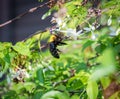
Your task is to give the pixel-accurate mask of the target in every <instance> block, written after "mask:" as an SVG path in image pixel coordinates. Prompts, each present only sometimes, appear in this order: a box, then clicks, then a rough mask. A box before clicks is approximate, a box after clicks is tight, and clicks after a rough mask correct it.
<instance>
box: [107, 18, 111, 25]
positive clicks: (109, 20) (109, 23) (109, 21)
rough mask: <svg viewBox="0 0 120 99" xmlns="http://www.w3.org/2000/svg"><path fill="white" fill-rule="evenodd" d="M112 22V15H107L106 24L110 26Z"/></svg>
mask: <svg viewBox="0 0 120 99" xmlns="http://www.w3.org/2000/svg"><path fill="white" fill-rule="evenodd" d="M111 24H112V16H110V17H109V19H108V22H107V25H108V26H110V25H111Z"/></svg>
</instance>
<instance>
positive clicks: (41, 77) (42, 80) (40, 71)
mask: <svg viewBox="0 0 120 99" xmlns="http://www.w3.org/2000/svg"><path fill="white" fill-rule="evenodd" d="M37 79H38V80H39V82H40V83H41V84H44V74H43V69H42V68H40V69H38V71H37Z"/></svg>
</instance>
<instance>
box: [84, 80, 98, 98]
mask: <svg viewBox="0 0 120 99" xmlns="http://www.w3.org/2000/svg"><path fill="white" fill-rule="evenodd" d="M86 91H87V95H88V97H89V99H96V98H97V95H98V85H97V83H96V81H91V80H90V81H89V82H88V85H87V88H86Z"/></svg>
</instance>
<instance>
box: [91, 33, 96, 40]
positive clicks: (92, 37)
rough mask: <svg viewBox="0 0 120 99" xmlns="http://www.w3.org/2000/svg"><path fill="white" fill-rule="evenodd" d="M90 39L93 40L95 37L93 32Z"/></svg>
mask: <svg viewBox="0 0 120 99" xmlns="http://www.w3.org/2000/svg"><path fill="white" fill-rule="evenodd" d="M91 39H92V40H95V39H96V35H95V34H94V33H93V32H92V36H91Z"/></svg>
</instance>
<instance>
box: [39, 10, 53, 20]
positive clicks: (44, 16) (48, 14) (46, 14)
mask: <svg viewBox="0 0 120 99" xmlns="http://www.w3.org/2000/svg"><path fill="white" fill-rule="evenodd" d="M50 15H51V10H50V11H48V12H47V13H45V14H44V15H43V16H42V18H41V19H42V20H44V19H45V18H46V17H48V16H50Z"/></svg>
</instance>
